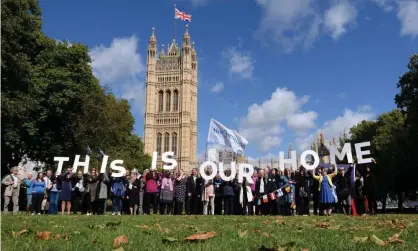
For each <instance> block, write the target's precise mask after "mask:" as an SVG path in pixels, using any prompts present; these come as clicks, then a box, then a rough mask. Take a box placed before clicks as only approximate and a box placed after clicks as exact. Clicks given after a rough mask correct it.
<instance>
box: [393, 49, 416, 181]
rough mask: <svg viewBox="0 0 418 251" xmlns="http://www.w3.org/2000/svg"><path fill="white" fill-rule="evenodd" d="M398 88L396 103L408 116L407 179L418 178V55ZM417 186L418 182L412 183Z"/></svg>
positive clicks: (409, 65)
mask: <svg viewBox="0 0 418 251" xmlns="http://www.w3.org/2000/svg"><path fill="white" fill-rule="evenodd" d="M397 87H398V88H399V89H400V92H399V93H398V94H396V96H395V103H396V105H397V106H398V108H400V109H401V111H402V113H403V114H405V115H406V120H405V127H404V130H405V137H404V142H403V145H402V148H403V150H404V152H405V163H404V165H405V166H408V167H409V169H408V171H407V173H408V174H406V178H407V177H417V176H418V154H417V149H418V54H414V55H412V56H411V57H410V61H409V64H408V71H407V72H406V73H405V74H403V75H402V77H400V78H399V82H398V84H397ZM412 183H413V184H416V186H415V187H418V184H417V182H412Z"/></svg>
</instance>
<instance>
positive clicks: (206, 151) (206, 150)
mask: <svg viewBox="0 0 418 251" xmlns="http://www.w3.org/2000/svg"><path fill="white" fill-rule="evenodd" d="M206 160H208V142H207V141H206V149H205V161H206Z"/></svg>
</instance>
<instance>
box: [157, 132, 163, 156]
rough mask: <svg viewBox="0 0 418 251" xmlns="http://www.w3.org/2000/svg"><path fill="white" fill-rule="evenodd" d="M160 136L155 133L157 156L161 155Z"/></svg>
mask: <svg viewBox="0 0 418 251" xmlns="http://www.w3.org/2000/svg"><path fill="white" fill-rule="evenodd" d="M162 139H163V137H162V135H161V133H157V152H158V155H161V145H162Z"/></svg>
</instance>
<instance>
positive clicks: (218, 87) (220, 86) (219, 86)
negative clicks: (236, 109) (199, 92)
mask: <svg viewBox="0 0 418 251" xmlns="http://www.w3.org/2000/svg"><path fill="white" fill-rule="evenodd" d="M223 89H224V83H222V82H219V83H217V84H216V85H214V86H212V88H211V89H210V91H211V92H216V93H218V92H221V91H222V90H223Z"/></svg>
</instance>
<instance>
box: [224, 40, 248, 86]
mask: <svg viewBox="0 0 418 251" xmlns="http://www.w3.org/2000/svg"><path fill="white" fill-rule="evenodd" d="M223 57H224V58H225V59H226V60H228V66H229V72H230V73H231V74H235V75H237V76H239V77H240V78H242V79H248V80H251V79H252V78H253V71H254V60H253V58H252V57H251V54H250V53H249V52H245V51H239V50H237V48H236V47H232V48H229V49H227V50H226V51H224V52H223Z"/></svg>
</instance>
